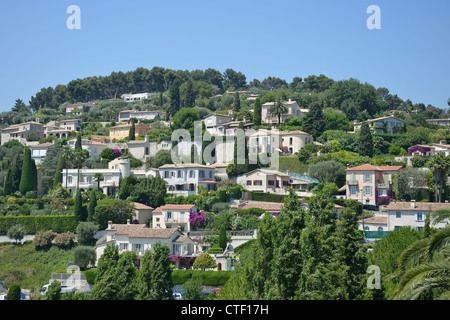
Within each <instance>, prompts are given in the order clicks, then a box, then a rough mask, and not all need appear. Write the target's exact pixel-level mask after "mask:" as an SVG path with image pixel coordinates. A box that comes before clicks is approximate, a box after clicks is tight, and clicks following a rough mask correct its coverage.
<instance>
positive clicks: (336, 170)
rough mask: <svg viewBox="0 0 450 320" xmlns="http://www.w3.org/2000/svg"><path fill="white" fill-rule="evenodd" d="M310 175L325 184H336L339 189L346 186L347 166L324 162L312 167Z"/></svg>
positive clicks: (331, 161)
mask: <svg viewBox="0 0 450 320" xmlns="http://www.w3.org/2000/svg"><path fill="white" fill-rule="evenodd" d="M308 173H309V175H310V177H312V178H315V179H318V180H319V181H320V182H323V183H335V184H336V185H338V186H339V187H341V186H343V185H344V184H345V174H346V171H345V166H344V165H343V164H342V163H340V162H337V161H335V160H329V161H322V162H318V163H316V164H313V165H310V166H309V168H308Z"/></svg>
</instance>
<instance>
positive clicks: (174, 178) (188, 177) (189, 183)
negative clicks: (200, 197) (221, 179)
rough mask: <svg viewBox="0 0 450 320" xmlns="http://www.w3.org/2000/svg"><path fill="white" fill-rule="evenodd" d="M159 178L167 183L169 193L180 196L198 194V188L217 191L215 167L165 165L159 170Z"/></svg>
mask: <svg viewBox="0 0 450 320" xmlns="http://www.w3.org/2000/svg"><path fill="white" fill-rule="evenodd" d="M158 170H159V176H160V177H161V178H163V179H164V180H165V181H166V182H167V192H168V193H173V194H176V195H180V196H188V195H190V194H197V192H198V187H200V186H201V187H204V188H205V189H206V190H207V191H211V190H216V186H217V182H216V181H215V180H214V167H211V166H206V165H202V164H197V163H183V164H165V165H163V166H161V167H159V168H158Z"/></svg>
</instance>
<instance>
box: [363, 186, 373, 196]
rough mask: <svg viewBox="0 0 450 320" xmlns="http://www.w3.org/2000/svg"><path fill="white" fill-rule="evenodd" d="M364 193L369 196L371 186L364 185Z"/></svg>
mask: <svg viewBox="0 0 450 320" xmlns="http://www.w3.org/2000/svg"><path fill="white" fill-rule="evenodd" d="M364 194H365V195H367V196H371V195H372V187H371V186H365V187H364Z"/></svg>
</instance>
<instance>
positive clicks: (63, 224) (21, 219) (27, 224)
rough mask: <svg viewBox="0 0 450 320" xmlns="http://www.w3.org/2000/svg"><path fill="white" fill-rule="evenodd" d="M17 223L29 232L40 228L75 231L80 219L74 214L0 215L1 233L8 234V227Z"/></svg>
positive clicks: (34, 231)
mask: <svg viewBox="0 0 450 320" xmlns="http://www.w3.org/2000/svg"><path fill="white" fill-rule="evenodd" d="M16 224H21V225H23V226H24V228H25V230H27V233H28V234H36V232H37V231H40V230H53V231H55V232H66V231H72V232H73V231H75V228H76V226H77V224H78V221H77V220H76V218H75V216H74V215H45V216H42V215H40V216H0V234H1V235H6V234H7V231H8V229H9V228H11V227H12V226H13V225H16Z"/></svg>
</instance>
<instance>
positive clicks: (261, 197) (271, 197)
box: [250, 191, 284, 203]
mask: <svg viewBox="0 0 450 320" xmlns="http://www.w3.org/2000/svg"><path fill="white" fill-rule="evenodd" d="M250 194H251V195H252V200H254V201H265V202H279V203H280V202H284V194H276V193H265V192H256V191H250Z"/></svg>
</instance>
